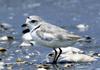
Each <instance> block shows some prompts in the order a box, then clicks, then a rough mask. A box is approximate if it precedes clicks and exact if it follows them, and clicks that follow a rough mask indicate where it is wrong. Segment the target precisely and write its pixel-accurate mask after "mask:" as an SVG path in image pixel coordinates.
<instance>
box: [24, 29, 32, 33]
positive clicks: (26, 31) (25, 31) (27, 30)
mask: <svg viewBox="0 0 100 70" xmlns="http://www.w3.org/2000/svg"><path fill="white" fill-rule="evenodd" d="M28 32H30V30H29V29H25V30H23V31H22V33H23V34H25V33H28Z"/></svg>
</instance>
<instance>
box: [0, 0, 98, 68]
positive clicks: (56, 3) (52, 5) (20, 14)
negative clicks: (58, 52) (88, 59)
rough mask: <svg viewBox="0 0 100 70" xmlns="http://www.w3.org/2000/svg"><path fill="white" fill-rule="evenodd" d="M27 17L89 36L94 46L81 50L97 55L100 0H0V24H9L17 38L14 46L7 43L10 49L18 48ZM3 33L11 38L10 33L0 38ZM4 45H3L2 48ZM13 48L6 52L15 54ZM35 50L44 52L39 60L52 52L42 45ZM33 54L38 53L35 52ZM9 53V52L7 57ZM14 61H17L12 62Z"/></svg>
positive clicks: (86, 46) (90, 45)
mask: <svg viewBox="0 0 100 70" xmlns="http://www.w3.org/2000/svg"><path fill="white" fill-rule="evenodd" d="M30 15H38V16H40V17H41V18H43V19H44V20H45V21H47V22H49V23H51V24H54V25H58V26H60V27H62V28H64V29H68V30H69V31H71V32H74V33H75V34H79V35H82V36H90V37H92V38H93V43H91V44H89V45H85V46H82V47H81V48H83V47H85V48H83V49H84V50H90V51H96V52H100V0H0V23H8V24H10V25H11V26H12V27H13V29H14V32H15V33H13V34H12V35H14V36H15V37H16V41H17V43H14V44H13V45H11V44H10V47H14V46H15V45H16V46H18V45H19V44H20V42H21V41H22V40H21V36H22V28H21V25H22V24H23V23H25V19H26V18H27V16H30ZM82 28H83V30H82ZM4 34H5V35H6V34H8V35H10V34H11V33H3V32H0V35H4ZM7 45H8V44H7ZM7 45H4V44H3V45H1V47H2V46H4V47H6V46H7ZM91 47H92V48H91ZM16 48H17V47H16ZM16 48H15V47H14V48H10V49H8V50H13V51H15V50H16ZM35 48H36V49H37V50H38V51H40V52H43V54H41V56H44V57H41V59H42V60H43V59H44V58H45V56H46V54H47V53H48V52H50V51H51V49H50V48H46V47H41V46H39V48H37V47H35ZM87 48H88V49H87ZM28 52H30V51H28ZM31 52H33V50H32V51H31ZM34 52H35V53H37V51H34ZM12 53H13V52H10V54H12ZM14 55H15V54H14ZM14 55H13V57H14V58H17V57H18V56H21V55H22V54H20V55H18V56H17V57H16V56H14ZM37 58H38V57H37ZM41 59H39V61H41ZM14 60H16V59H13V60H11V61H14ZM4 61H5V60H4ZM99 62H100V61H99ZM37 63H38V61H37ZM91 67H92V66H91ZM97 67H98V68H99V69H100V63H98V64H97ZM97 67H96V66H95V65H94V67H92V69H94V70H96V69H95V68H97ZM92 69H91V68H88V67H87V69H82V70H92ZM99 69H98V70H99ZM15 70H16V69H15ZM75 70H78V69H77V68H76V69H75ZM80 70H81V69H80Z"/></svg>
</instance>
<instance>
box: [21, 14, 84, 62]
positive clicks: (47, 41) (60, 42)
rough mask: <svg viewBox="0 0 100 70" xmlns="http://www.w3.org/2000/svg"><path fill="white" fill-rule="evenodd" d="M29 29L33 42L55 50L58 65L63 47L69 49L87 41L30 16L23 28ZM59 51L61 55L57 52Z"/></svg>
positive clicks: (55, 60) (37, 17)
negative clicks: (82, 41) (77, 43)
mask: <svg viewBox="0 0 100 70" xmlns="http://www.w3.org/2000/svg"><path fill="white" fill-rule="evenodd" d="M26 26H27V27H28V28H29V29H30V34H31V36H32V38H33V40H34V41H35V42H36V43H37V44H40V45H43V46H46V47H49V48H53V50H54V51H55V56H54V60H53V63H54V64H55V63H57V60H58V58H59V56H60V54H61V53H62V50H61V49H60V48H61V47H67V46H71V45H74V44H75V43H76V42H78V41H81V40H85V38H82V37H81V36H79V35H75V34H72V33H70V32H68V31H67V30H65V29H62V28H60V27H58V26H56V25H53V24H50V23H47V22H45V21H44V20H43V19H42V18H40V17H39V16H34V15H33V16H29V17H27V19H26V22H25V24H23V25H22V27H26ZM56 48H58V49H59V51H60V52H59V53H58V52H57V51H56Z"/></svg>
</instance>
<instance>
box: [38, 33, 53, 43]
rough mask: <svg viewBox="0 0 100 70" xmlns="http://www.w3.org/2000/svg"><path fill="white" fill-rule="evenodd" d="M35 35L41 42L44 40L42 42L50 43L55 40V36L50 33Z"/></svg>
mask: <svg viewBox="0 0 100 70" xmlns="http://www.w3.org/2000/svg"><path fill="white" fill-rule="evenodd" d="M36 34H37V36H38V37H39V38H40V39H41V40H44V41H52V40H54V39H55V36H54V35H53V34H51V33H47V32H43V31H36Z"/></svg>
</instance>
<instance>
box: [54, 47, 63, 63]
mask: <svg viewBox="0 0 100 70" xmlns="http://www.w3.org/2000/svg"><path fill="white" fill-rule="evenodd" d="M59 50H60V51H59V54H58V56H57V57H56V60H55V61H56V62H57V60H58V58H59V57H60V55H61V54H62V50H61V48H59Z"/></svg>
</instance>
